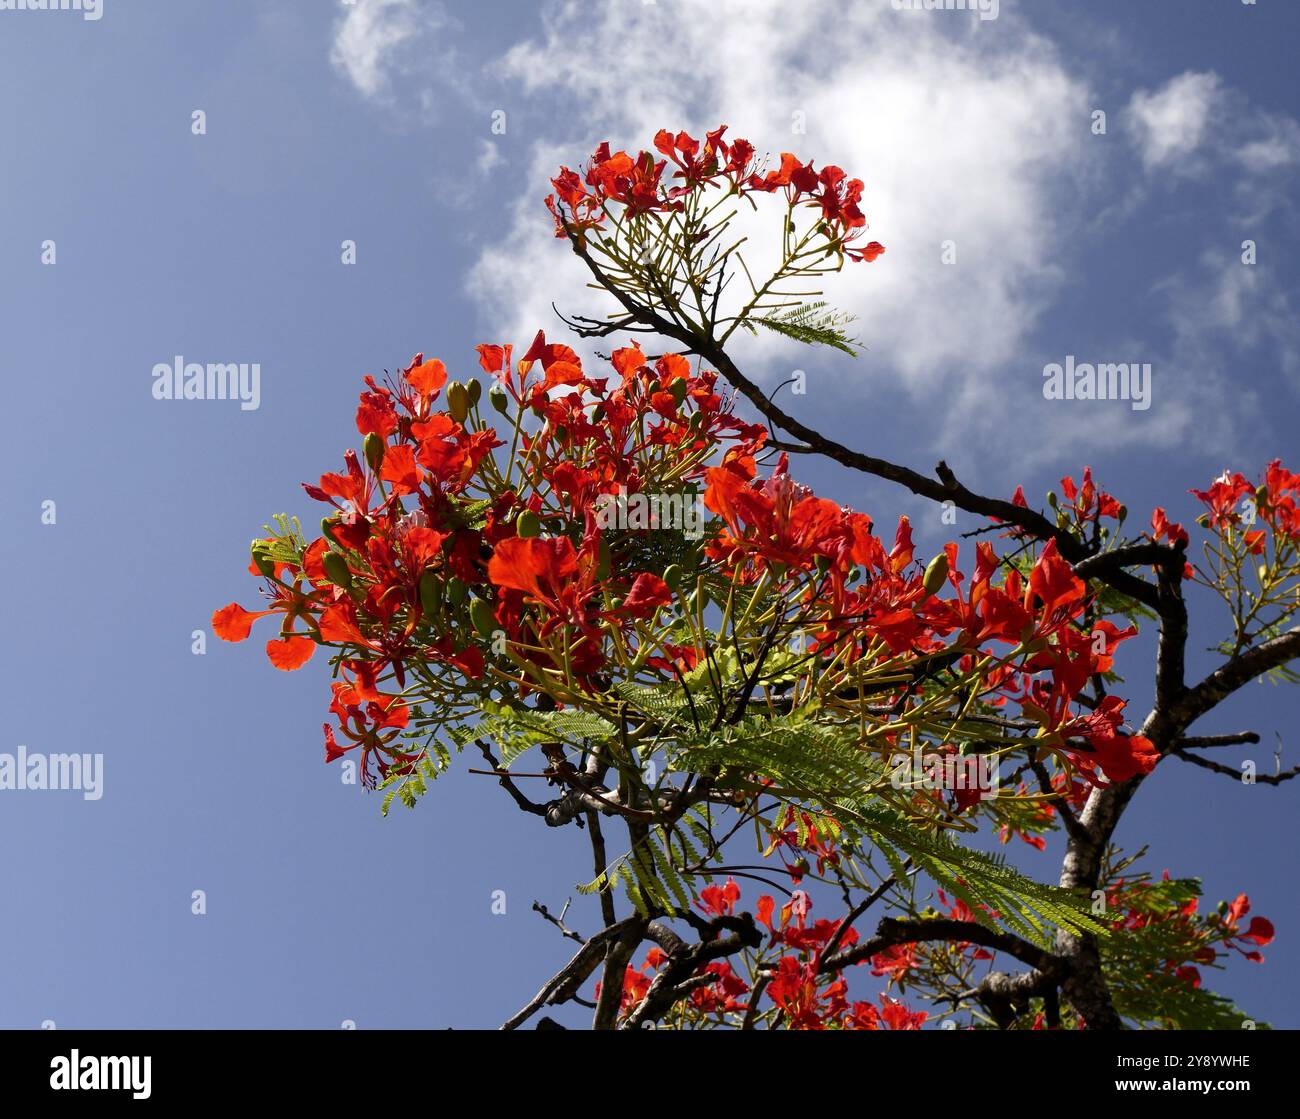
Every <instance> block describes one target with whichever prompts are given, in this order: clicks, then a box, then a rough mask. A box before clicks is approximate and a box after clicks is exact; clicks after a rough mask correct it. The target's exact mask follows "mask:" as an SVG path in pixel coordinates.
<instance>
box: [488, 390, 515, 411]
mask: <svg viewBox="0 0 1300 1119" xmlns="http://www.w3.org/2000/svg"><path fill="white" fill-rule="evenodd" d="M488 402H489V403H490V404H491V405H492V407H493V408H495V409H496V410H497V411H498V412H500V413H501V414H502V415H503V416H504V415H505V414H506V409H508V408H509V407H510V397H508V396H507V395H506V390H505V389H504V388H502V387H501V386H500V385H493V386H492V387H491V388H490V389H488Z"/></svg>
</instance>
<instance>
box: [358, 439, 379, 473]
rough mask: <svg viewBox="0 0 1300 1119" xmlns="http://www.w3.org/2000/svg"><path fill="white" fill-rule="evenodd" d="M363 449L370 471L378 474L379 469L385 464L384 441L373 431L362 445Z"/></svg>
mask: <svg viewBox="0 0 1300 1119" xmlns="http://www.w3.org/2000/svg"><path fill="white" fill-rule="evenodd" d="M361 449H362V450H363V451H365V453H366V462H368V463H370V469H371V470H373V471H374V472H375V473H376V474H378V473H379V468H380V467H381V466H383V464H384V441H383V440H382V439H381V438H380V437H379V436H378V435H376V434H375V433H374V432H373V431H372V432H371V433H370V434H369V435H367V436H366V438H365V441H364V442H363V443H362V444H361Z"/></svg>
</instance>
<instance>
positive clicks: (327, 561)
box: [321, 552, 352, 591]
mask: <svg viewBox="0 0 1300 1119" xmlns="http://www.w3.org/2000/svg"><path fill="white" fill-rule="evenodd" d="M321 566H322V567H324V568H325V574H326V575H327V576H329V581H330V582H331V583H333V584H334V585H335V586H337V587H342V588H343V589H344V590H345V591H350V590H351V589H352V572H351V571H349V570H348V561H347V560H345V559H344V558H343V554H342V553H341V552H326V553H325V554H324V555H323V556H322V557H321Z"/></svg>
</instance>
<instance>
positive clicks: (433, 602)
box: [420, 571, 442, 614]
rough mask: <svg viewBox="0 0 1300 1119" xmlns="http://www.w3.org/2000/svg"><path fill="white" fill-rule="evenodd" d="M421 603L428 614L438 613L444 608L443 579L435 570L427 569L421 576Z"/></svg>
mask: <svg viewBox="0 0 1300 1119" xmlns="http://www.w3.org/2000/svg"><path fill="white" fill-rule="evenodd" d="M420 605H421V607H423V608H424V612H425V613H426V614H437V613H439V612H441V610H442V580H441V579H439V578H438V574H437V572H435V571H426V572H425V573H424V574H423V575H421V576H420Z"/></svg>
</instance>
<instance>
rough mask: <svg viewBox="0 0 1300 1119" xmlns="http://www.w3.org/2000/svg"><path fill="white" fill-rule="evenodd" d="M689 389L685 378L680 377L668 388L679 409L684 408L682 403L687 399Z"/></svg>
mask: <svg viewBox="0 0 1300 1119" xmlns="http://www.w3.org/2000/svg"><path fill="white" fill-rule="evenodd" d="M687 387H688V386H687V384H686V378H685V377H678V378H677V380H675V381H674V382H673V383H672V384H671V385H669V386H668V391H669V392H670V393H671V394H672V398H673V400H674V402H675V403H676V404H677V407H678V408H680V407H681V406H682V401H683V400H685V399H686V389H687Z"/></svg>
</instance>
